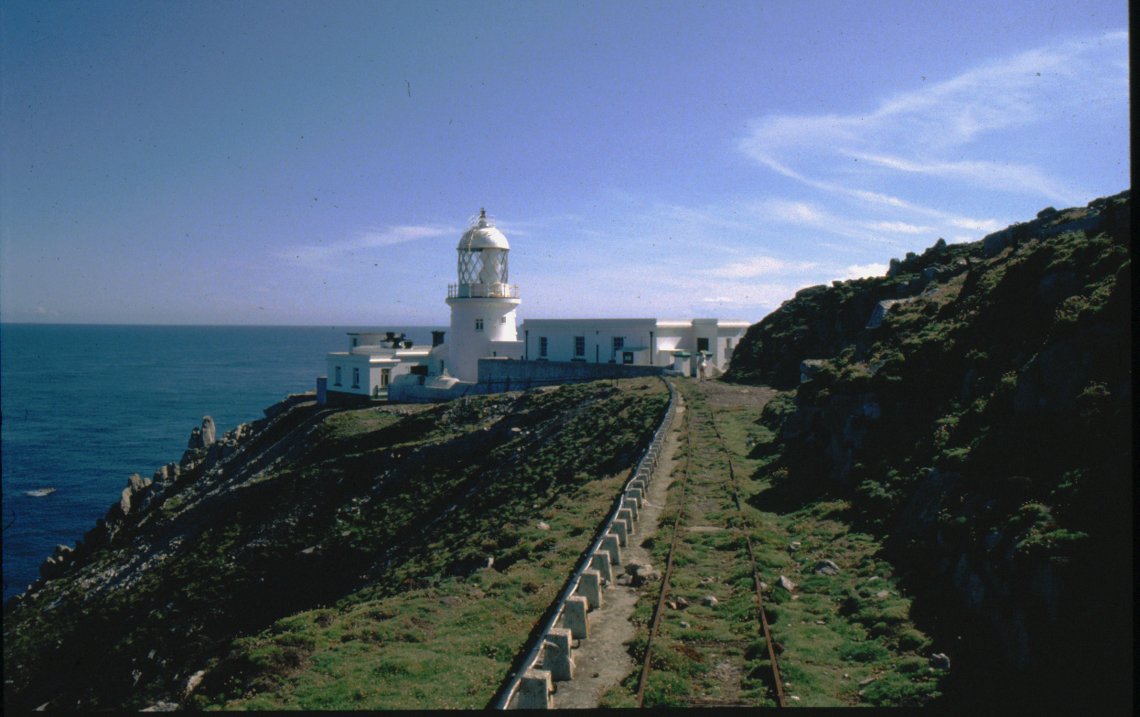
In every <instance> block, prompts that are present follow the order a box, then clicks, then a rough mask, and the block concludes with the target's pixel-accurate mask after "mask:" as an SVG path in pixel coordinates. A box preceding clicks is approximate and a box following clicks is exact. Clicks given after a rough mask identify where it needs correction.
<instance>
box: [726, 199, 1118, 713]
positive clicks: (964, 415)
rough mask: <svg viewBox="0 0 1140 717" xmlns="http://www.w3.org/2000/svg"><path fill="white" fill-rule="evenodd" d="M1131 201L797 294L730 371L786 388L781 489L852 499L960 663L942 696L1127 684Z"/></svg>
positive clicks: (1061, 702)
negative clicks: (884, 542) (879, 274)
mask: <svg viewBox="0 0 1140 717" xmlns="http://www.w3.org/2000/svg"><path fill="white" fill-rule="evenodd" d="M1130 238H1131V197H1130V192H1124V193H1122V194H1120V195H1117V196H1114V197H1109V198H1105V199H1100V200H1096V201H1094V202H1091V203H1090V204H1089V205H1088V206H1087V207H1082V208H1076V209H1068V210H1064V211H1056V210H1054V209H1052V208H1049V209H1046V210H1043V211H1042V212H1041V213H1040V214H1039V215H1038V217H1037V219H1035V220H1034V221H1031V222H1027V223H1023V224H1017V225H1014V226H1012V227H1009V228H1008V229H1005V230H1003V231H1001V232H997V233H995V234H993V235H990V236H988V237H986V238H985V239H984V240H981V241H978V242H974V243H971V244H958V245H946V244H945V243H944V242H942V241H941V240H940V241H939V243H938V244H936V245H934V246H933V247H931V248H930V249H928V250H927V251H926V252H924V253H923V254H922V255H921V256H916V255H913V254H912V255H908V256H907V257H906V259H905V260H903V261H901V262H900V261H897V260H895V261H892V262H891V269H890V271H889V273H888V276H886V277H881V278H871V279H861V280H858V281H848V282H836V283H835V284H833V285H832V286H830V287H825V286H819V287H813V288H810V289H804V290H802V291H800V292H799V293H797V294H796V296H795V297H794V298H793V299H791V300H789V301H788V302H786V303H785V304H784V305H783V306H781V307H780V309H779V310H777V311H776V312H774V313H773V314H772V315H770V316H768V317H767V318H766V319H764V320H763V321H762V322H760V323H759V324H758V325H756V326H753V327H752V328H751V329H750V330H749V332H748V334H747V336H746V337H745V339H744V340H743V341H742V342H741V344H740V346H739V347H738V348H737V350H736V353H735V355H734V357H733V365H732V369H731V371H730V372H729V374H728V377H727V378H728V380H730V381H737V382H745V383H767V384H771V385H773V386H777V387H780V388H783V389H786V390H787V393H786V394H785V395H784V396H782V397H780V398H777V399H775V400H773V401H772V402H771V403H769V405H768V407H767V408H766V410H765V414H764V419H763V420H764V422H765V423H766V425H767V426H768V427H769V428H771V429H772V430H774V431H776V432H778V436H779V438H778V440H777V441H776V442H774V443H773V444H772V445H766V446H762V447H761V449H760V450H764V451H770V452H776V453H777V454H778V460H776V461H775V462H774V463H772V464H770V466H769V467H768V468H767V469H766V470H769V471H772V473H771V475H772V477H773V481H774V483H775V484H776V486H777V487H776V489H775V490H774V491H773V494H772V495H768V496H766V497H764V498H763V499H764V500H767V501H784V502H786V503H787V504H788V505H802V504H804V503H807V502H810V501H812V500H816V499H818V498H819V497H820V496H826V495H841V496H843V497H844V498H846V499H849V500H850V501H851V503H852V505H853V507H854V509H855V511H856V513H857V515H858V516H859V520H860V522H861V523H862V525H863V526H864V527H866V528H868V529H871V530H873V531H875V532H877V533H878V534H879V535H882V536H885V537H888V538H889V554H890V556H891V558H892V559H893V560H894V561H895V562H896V564H897V565H900V566H902V567H903V569H904V570H905V572H906V577H907V580H908V582H909V584H910V587H911V589H912V591H913V592H917V593H918V594H919V595H921V596H922V598H921V599H920V600H919V601H918V602H916V605H915V609H916V611H918V613H919V614H920V616H921V617H922V618H923V619H924V620H925V625H926V627H927V629H929V630H931V631H932V632H933V633H934V634H936V635H938V636H939V637H940V638H941V640H942V643H941V644H942V645H944V646H946V647H947V648H948V649H947V651H948V652H952V653H953V654H952V657H954V658H955V669H954V671H953V673H952V678H951V680H950V681H949V684H948V685H944V687H948V690H947V692H948V699H950V700H952V701H953V700H963V701H971V700H977V699H979V698H984V699H985V700H986V703H987V704H989V705H993V704H995V701H996V703H998V704H1006V703H1008V705H1010V706H1013V705H1019V706H1021V707H1025V706H1027V704H1034V705H1042V706H1048V707H1050V708H1056V707H1058V706H1067V707H1073V708H1075V707H1076V706H1077V705H1088V704H1090V703H1096V702H1099V701H1101V700H1102V699H1103V700H1106V701H1108V702H1113V703H1115V702H1117V701H1119V700H1120V699H1121V698H1124V699H1127V698H1128V697H1129V695H1130V675H1131V670H1130V657H1129V656H1130V654H1131V650H1130V649H1129V648H1130V642H1129V639H1130V638H1129V636H1130V635H1131V629H1130V628H1131V610H1130V606H1131V600H1132V598H1131V559H1130V557H1131V556H1130V552H1129V548H1130V546H1131V544H1132V540H1131V537H1132V532H1131V447H1132V435H1131V430H1130V426H1131V421H1130V418H1131V396H1132V373H1131V367H1132V362H1131V328H1130V327H1131V322H1130V320H1131V296H1130V291H1131V261H1130V254H1129V241H1130Z"/></svg>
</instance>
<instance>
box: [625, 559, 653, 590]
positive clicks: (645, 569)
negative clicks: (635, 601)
mask: <svg viewBox="0 0 1140 717" xmlns="http://www.w3.org/2000/svg"><path fill="white" fill-rule="evenodd" d="M625 572H626V574H627V575H628V576H629V584H630V585H632V586H633V587H635V588H636V587H640V586H642V585H644V584H645V583H647V582H654V581H657V580H660V579H661V573H659V572H657V571H656V570H654V569H653V566H652V565H648V564H646V563H627V564H626V566H625Z"/></svg>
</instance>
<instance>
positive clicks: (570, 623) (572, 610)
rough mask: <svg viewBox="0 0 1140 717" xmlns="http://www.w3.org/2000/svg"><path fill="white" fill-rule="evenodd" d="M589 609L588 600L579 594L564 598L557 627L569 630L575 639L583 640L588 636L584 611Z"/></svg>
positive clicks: (588, 628) (588, 625)
mask: <svg viewBox="0 0 1140 717" xmlns="http://www.w3.org/2000/svg"><path fill="white" fill-rule="evenodd" d="M589 611H590V602H589V601H588V600H586V598H584V597H582V596H581V595H575V596H573V597H569V598H566V604H565V605H564V606H563V607H562V619H561V620H560V621H559V622H560V624H559V627H563V628H566V629H567V630H569V631H570V635H571V637H573V638H574V639H575V640H585V639H586V638H588V637H589V636H590V623H589V621H588V620H587V619H586V613H587V612H589Z"/></svg>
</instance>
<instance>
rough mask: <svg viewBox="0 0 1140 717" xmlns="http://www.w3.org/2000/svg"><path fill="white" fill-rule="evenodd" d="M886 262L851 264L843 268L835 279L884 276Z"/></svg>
mask: <svg viewBox="0 0 1140 717" xmlns="http://www.w3.org/2000/svg"><path fill="white" fill-rule="evenodd" d="M887 268H888V267H887V265H886V264H875V263H872V264H852V265H851V266H848V267H846V268H845V269H844V270H843V273H842V274H841V275H839V276H837V277H835V278H836V279H837V280H840V281H843V280H846V279H863V278H865V277H868V276H886V274H887Z"/></svg>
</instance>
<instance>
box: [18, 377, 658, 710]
mask: <svg viewBox="0 0 1140 717" xmlns="http://www.w3.org/2000/svg"><path fill="white" fill-rule="evenodd" d="M667 398H668V395H667V392H666V391H665V388H664V386H663V385H662V383H661V382H660V381H659V380H656V379H636V380H623V381H617V382H612V381H611V382H599V383H594V384H582V385H574V386H564V387H561V388H558V389H556V390H541V391H533V392H527V393H524V394H503V395H494V396H486V397H479V398H473V399H463V400H459V401H455V402H452V403H449V404H445V405H440V406H433V407H422V408H410V407H409V408H403V407H398V408H385V407H382V408H366V409H340V410H332V409H321V408H319V407H316V406H314V405H312V404H302V405H299V406H296V407H294V408H291V409H290V410H289V411H288V412H286V413H285V414H283V415H282V416H280V417H279V418H278V419H276V421H271V422H269V423H267V424H265V425H263V426H262V427H261V429H260V431H259V432H257V433H255V435H254V437H253V438H252V439H250V443H249V445H248V446H247V447H246V448H245V449H244V453H240V454H238V455H236V456H234V458H233V460H232V461H230V462H229V463H226V462H223V463H221V464H219V466H218V468H217V469H216V470H212V471H211V472H210V473H208V474H205V475H202V474H201V470H200V469H199V470H197V472H191V473H190V474H188V475H186V476H184V477H183V478H181V479H180V481H179V482H178V483H177V484H175V485H173V486H172V487H171V488H169V489H168V491H167V492H166V493H165V494H163V495H162V500H161V501H160V502H159V503H158V504H156V505H155V506H153V507H152V508H151V509H150V511H149V512H148V513H147V514H146V515H145V516H144V517H142V518H141V519H139V518H135V519H133V522H132V521H128V522H126V523H123V525H122V526H121V527H120V528H117V531H118V532H117V533H116V535H115V537H114V538H113V539H111V540H110V541H109V542H108V544H106V545H103V546H101V547H93V548H92V549H91V550H90V551H88V554H87V555H85V557H84V558H83V560H82V562H81V563H80V564H79V565H77V566H76V567H74V568H72V569H71V571H70V572H69V574H68V575H66V576H65V577H62V578H57V579H55V580H51V581H49V582H47V583H46V584H45V585H44V586H43V587H42V588H41V589H40V590H38V591H37V592H35V593H33V594H32V595H31V596H29V597H28V598H27V599H25V600H23V601H21V602H14V603H9V604H8V605H6V606H5V620H4V650H5V668H6V669H5V673H6V675H5V676H6V678H7V679H10V680H12V682H11V683H10V684H8V685H6V689H5V704H6V707H7V708H8V709H18V710H27V709H30V708H33V707H36V706H38V705H40V704H42V703H44V702H49V703H50V706H52V707H54V708H68V709H73V708H77V707H78V708H83V709H92V708H101V707H102V708H106V707H116V708H132V707H133V708H141V707H145V706H147V705H149V704H153V703H154V702H156V701H159V700H167V701H174V702H179V703H182V704H183V705H184V706H189V707H194V708H200V709H203V708H204V709H212V708H272V709H386V708H413V707H415V708H453V707H464V708H480V707H483V706H485V705H486V704H487V702H488V701H489V700H490V698H491V696H492V694H493V692H494V690H495V689H496V687H497V685H498V683H499V682H500V681H501V680H502V679H503V678H504V677H505V675H506V672H507V669H508V667H509V666H510V663H511V661H512V659H513V658H514V656H515V653H516V652H517V651H518V650H519V649H521V647H522V646H523V644H524V642H525V639H526V636H527V635H528V634H529V632H530V630H531V629H532V627H533V625H534V622H535V621H536V620H537V619H538V618H539V617H540V615H541V614H542V612H543V610H544V609H545V608H546V606H547V605H549V604H550V602H551V601H552V600H553V598H554V596H555V594H556V593H557V591H558V590H559V588H560V587H561V584H562V581H564V580H565V579H566V576H567V575H568V574H569V572H570V570H571V569H572V567H573V565H574V563H575V561H576V560H577V558H578V556H579V554H580V553H581V551H582V550H583V549H585V548H586V547H587V545H588V543H589V541H590V540H591V538H592V536H593V533H594V531H595V530H596V528H597V526H598V523H599V522H600V521H601V520H602V518H603V517H604V515H605V514H606V511H607V509H608V507H609V506H610V504H611V503H612V501H613V499H614V495H615V494H616V493H617V491H618V486H619V484H620V482H621V480H622V478H623V475H624V473H623V471H625V470H626V469H628V467H630V466H631V465H632V463H633V461H634V460H635V459H636V458H637V456H638V454H639V451H640V450H641V449H642V447H643V446H644V445H645V444H647V443H648V440H649V438H650V437H651V435H652V431H653V430H654V429H655V428H656V426H657V423H658V421H659V419H660V416H661V415H662V412H663V410H664V408H665V405H666V402H667ZM540 522H541V523H543V525H541V526H540V525H539V524H540ZM136 558H137V559H136ZM489 560H490V561H493V563H492V565H491V567H487V565H488V561H489ZM110 576H113V577H110ZM199 671H202V672H203V674H202V675H201V676H200V677H199V678H198V679H197V680H196V681H197V682H199V684H197V686H196V687H195V689H194V691H193V694H192V695H191V696H190V697H189V698H188V699H186V698H184V696H183V691H184V689H185V687H186V685H187V683H188V680H190V678H191V676H192V675H194V674H195V673H198V672H199ZM440 675H447V676H448V678H447V679H446V680H440Z"/></svg>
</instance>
